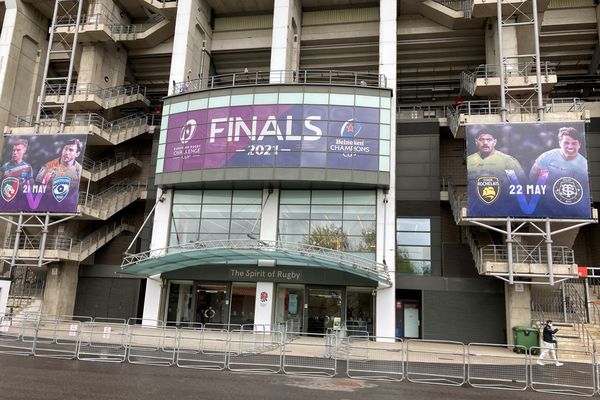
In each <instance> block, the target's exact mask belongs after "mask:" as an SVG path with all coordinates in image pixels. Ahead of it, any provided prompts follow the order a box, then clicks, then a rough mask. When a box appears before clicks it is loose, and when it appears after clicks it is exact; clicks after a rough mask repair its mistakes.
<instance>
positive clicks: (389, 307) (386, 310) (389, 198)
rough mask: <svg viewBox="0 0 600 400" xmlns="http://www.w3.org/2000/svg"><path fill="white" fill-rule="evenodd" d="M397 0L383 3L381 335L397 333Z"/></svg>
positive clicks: (379, 195) (378, 320) (378, 300)
mask: <svg viewBox="0 0 600 400" xmlns="http://www.w3.org/2000/svg"><path fill="white" fill-rule="evenodd" d="M396 7H397V2H396V1H395V0H381V1H380V2H379V21H380V22H379V73H380V74H384V75H385V76H386V78H387V87H388V88H391V89H393V96H392V99H391V109H390V116H389V118H390V121H391V123H390V149H391V151H390V159H389V171H390V188H389V191H384V190H378V191H377V261H378V262H381V263H383V262H384V261H385V263H386V264H387V266H388V269H389V273H390V276H391V278H392V282H393V283H394V284H393V285H392V287H391V288H382V287H380V288H378V290H377V298H376V316H375V318H376V326H375V334H376V335H377V336H385V337H393V336H395V328H396V321H395V308H394V307H395V304H396V288H395V272H396V244H395V243H396V238H395V236H396V232H395V226H396V224H395V215H394V210H395V203H396V58H397V54H396V42H397V33H396V31H397V21H396Z"/></svg>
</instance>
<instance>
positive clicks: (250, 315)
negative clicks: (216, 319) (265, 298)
mask: <svg viewBox="0 0 600 400" xmlns="http://www.w3.org/2000/svg"><path fill="white" fill-rule="evenodd" d="M255 301H256V283H233V284H232V285H231V318H230V323H231V324H238V325H251V324H254V304H255ZM234 329H235V328H234Z"/></svg>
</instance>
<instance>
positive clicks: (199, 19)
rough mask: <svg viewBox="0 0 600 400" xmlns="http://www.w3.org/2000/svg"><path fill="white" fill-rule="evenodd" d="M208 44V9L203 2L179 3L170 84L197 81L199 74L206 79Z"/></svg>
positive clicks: (180, 1) (210, 32) (181, 1)
mask: <svg viewBox="0 0 600 400" xmlns="http://www.w3.org/2000/svg"><path fill="white" fill-rule="evenodd" d="M211 44H212V30H211V28H210V7H209V6H208V4H207V3H206V1H205V0H179V2H178V3H177V16H176V22H175V34H174V37H173V56H172V59H171V72H170V79H169V84H170V85H172V84H173V82H183V81H186V80H192V79H198V77H199V74H200V72H202V74H203V76H205V77H207V76H208V71H209V66H210V57H211V56H210V49H211ZM203 48H204V49H205V51H203V50H202V49H203ZM201 68H202V71H200V69H201Z"/></svg>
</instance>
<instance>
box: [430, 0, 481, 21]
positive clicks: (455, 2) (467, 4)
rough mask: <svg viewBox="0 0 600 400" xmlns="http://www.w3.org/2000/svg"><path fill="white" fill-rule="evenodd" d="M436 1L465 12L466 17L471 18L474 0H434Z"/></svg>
mask: <svg viewBox="0 0 600 400" xmlns="http://www.w3.org/2000/svg"><path fill="white" fill-rule="evenodd" d="M434 1H435V2H436V3H438V4H441V5H443V6H444V7H448V8H449V9H451V10H454V11H459V12H463V13H464V17H465V18H467V19H469V18H471V15H472V10H473V0H434Z"/></svg>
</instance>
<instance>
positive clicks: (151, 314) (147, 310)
mask: <svg viewBox="0 0 600 400" xmlns="http://www.w3.org/2000/svg"><path fill="white" fill-rule="evenodd" d="M156 198H157V199H159V200H157V201H158V203H157V204H156V208H155V209H154V221H153V226H154V227H155V229H152V239H151V241H150V250H151V251H156V252H157V255H161V254H162V252H161V249H164V248H165V247H167V246H168V245H169V235H168V233H169V229H167V227H168V226H169V224H170V223H171V207H172V203H173V191H172V190H167V191H164V192H162V191H161V190H160V189H159V190H158V193H157V196H156ZM160 199H162V201H160ZM162 288H163V285H162V281H161V279H160V275H155V276H152V277H150V278H148V279H146V294H145V297H144V312H143V314H142V317H143V319H144V322H143V323H144V325H146V324H148V325H151V324H152V322H151V321H157V320H160V319H161V316H162V311H163V310H161V307H160V305H161V298H162V295H163V293H162Z"/></svg>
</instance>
